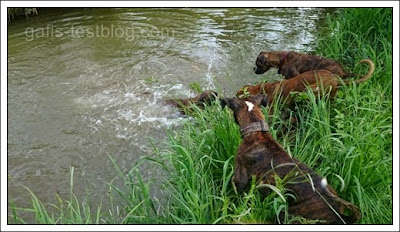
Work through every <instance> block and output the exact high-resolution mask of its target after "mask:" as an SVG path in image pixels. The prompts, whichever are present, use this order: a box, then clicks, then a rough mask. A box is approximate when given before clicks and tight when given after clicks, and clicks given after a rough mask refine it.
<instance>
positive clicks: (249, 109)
mask: <svg viewBox="0 0 400 232" xmlns="http://www.w3.org/2000/svg"><path fill="white" fill-rule="evenodd" d="M244 103H246V105H247V107H248V111H249V112H250V111H252V110H253V108H254V104H253V103H251V102H248V101H245V102H244Z"/></svg>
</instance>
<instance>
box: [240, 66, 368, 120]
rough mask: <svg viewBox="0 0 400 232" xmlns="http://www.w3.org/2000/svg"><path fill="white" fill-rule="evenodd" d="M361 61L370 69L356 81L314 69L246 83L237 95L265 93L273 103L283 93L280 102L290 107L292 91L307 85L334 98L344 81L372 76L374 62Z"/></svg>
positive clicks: (364, 79)
mask: <svg viewBox="0 0 400 232" xmlns="http://www.w3.org/2000/svg"><path fill="white" fill-rule="evenodd" d="M360 63H368V64H369V71H368V73H367V74H366V75H365V76H363V77H362V78H360V79H358V80H355V81H350V80H342V79H341V78H340V77H338V76H337V75H335V74H333V73H332V72H330V71H327V70H314V71H308V72H305V73H302V74H299V75H297V76H296V77H293V78H292V79H289V80H282V81H276V82H270V83H261V84H258V85H246V86H244V87H243V88H242V89H241V90H239V91H238V92H237V94H236V96H241V95H246V92H247V94H248V95H250V96H254V95H259V94H265V95H268V105H271V104H272V102H273V101H274V100H276V99H277V96H278V95H279V94H281V95H280V98H279V100H280V102H281V103H283V104H285V105H286V106H287V107H289V108H290V107H292V106H293V96H292V95H291V94H290V93H291V92H303V91H306V90H307V87H309V88H311V89H312V90H313V91H314V93H315V95H320V94H322V93H329V96H330V97H331V98H333V97H335V96H336V94H337V91H338V89H339V87H340V86H341V84H342V83H344V84H347V85H348V84H350V83H352V82H354V83H356V84H359V83H362V82H364V81H366V80H368V79H369V78H370V77H371V75H372V73H373V72H374V69H375V68H374V63H372V61H370V60H368V59H364V60H361V61H360ZM245 91H246V92H245ZM264 106H265V105H264ZM270 113H272V111H270Z"/></svg>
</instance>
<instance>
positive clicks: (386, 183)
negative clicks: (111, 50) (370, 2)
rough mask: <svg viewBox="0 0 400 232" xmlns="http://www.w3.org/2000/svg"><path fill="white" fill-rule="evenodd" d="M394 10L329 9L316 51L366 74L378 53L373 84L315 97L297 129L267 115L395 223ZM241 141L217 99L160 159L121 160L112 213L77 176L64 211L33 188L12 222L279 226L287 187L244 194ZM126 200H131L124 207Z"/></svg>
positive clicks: (366, 214)
mask: <svg viewBox="0 0 400 232" xmlns="http://www.w3.org/2000/svg"><path fill="white" fill-rule="evenodd" d="M391 14H392V13H391V10H390V9H377V8H374V9H366V8H359V9H344V10H340V12H339V13H338V15H336V16H332V17H331V16H328V17H327V28H325V30H323V31H322V32H321V37H320V39H319V40H318V44H317V47H316V49H315V51H316V53H318V54H319V55H323V56H326V57H330V58H334V59H337V60H338V61H340V62H341V63H343V64H344V66H345V67H347V69H348V70H352V71H354V72H356V73H364V72H365V67H364V66H362V67H359V66H357V67H356V68H355V69H353V67H355V64H356V63H357V62H358V61H359V60H361V59H364V58H370V59H371V60H373V61H374V63H375V66H376V71H375V73H374V75H373V76H372V78H371V79H370V80H369V81H368V82H366V83H365V84H362V85H357V86H356V85H353V86H349V87H344V88H343V89H342V90H341V91H340V93H339V94H338V97H337V98H336V99H334V100H327V99H322V100H319V101H316V99H315V98H313V97H312V96H313V95H312V94H306V95H305V97H306V103H305V104H302V107H301V108H297V109H296V110H295V111H293V112H292V113H293V116H296V117H297V118H298V119H300V124H299V125H298V127H297V128H296V129H295V130H294V128H292V127H291V126H290V125H289V124H288V121H287V120H282V119H281V118H280V114H279V113H278V112H279V111H275V112H277V113H276V114H275V115H272V116H267V118H266V120H267V122H268V123H269V127H270V131H271V134H272V135H273V136H274V137H275V138H276V139H277V140H278V141H279V142H280V143H281V144H282V146H283V147H284V148H285V149H286V150H287V151H289V152H290V154H292V155H293V156H294V157H296V158H297V159H299V160H301V161H302V162H304V163H305V164H307V165H308V166H310V167H311V168H313V169H314V170H315V171H316V172H318V173H319V174H320V175H323V176H326V177H327V179H328V180H329V183H330V184H331V185H332V187H334V188H335V189H337V190H338V194H339V195H340V196H341V197H342V198H343V199H345V200H347V201H350V202H352V203H354V204H355V205H357V206H359V207H360V209H361V212H362V219H361V220H360V222H359V223H361V224H390V223H392V91H393V90H392V31H391V30H388V28H390V29H391V28H392V21H391ZM389 19H390V20H389ZM356 23H359V25H355V24H356ZM265 112H266V109H264V113H265ZM265 115H267V114H265ZM239 143H240V135H239V130H238V127H237V125H236V124H235V122H234V119H233V116H232V113H231V112H230V110H229V109H224V110H221V108H220V106H219V105H218V104H215V105H213V106H211V107H206V109H205V110H204V111H203V110H197V111H196V112H195V114H194V119H193V120H192V121H190V122H187V123H185V124H184V125H183V126H182V128H181V129H180V130H179V131H170V132H169V140H168V146H169V149H167V150H159V149H158V148H157V147H153V149H154V153H155V154H156V157H157V158H150V157H143V158H142V159H140V160H139V162H138V163H137V165H135V168H133V169H132V170H130V171H129V172H128V173H125V172H124V171H122V170H121V169H119V168H118V164H117V163H116V162H113V163H114V164H115V167H116V172H117V173H118V176H117V177H116V179H115V181H114V182H113V183H110V194H109V196H108V198H107V199H104V200H109V201H110V205H111V210H110V211H108V212H104V211H103V209H102V208H101V203H100V202H92V203H90V202H87V201H84V202H79V201H78V200H77V198H75V197H74V195H73V178H71V193H70V198H69V199H67V200H66V199H61V198H60V197H57V196H56V198H57V200H58V203H59V204H58V205H51V206H50V208H52V209H55V212H56V213H55V214H53V213H50V211H49V207H48V206H47V205H45V204H43V203H41V202H40V200H39V199H38V198H36V197H34V195H33V193H31V194H32V207H31V208H30V209H20V208H17V207H16V206H15V205H14V204H12V203H11V204H10V206H11V209H12V212H13V215H11V217H10V220H9V222H10V223H23V222H24V221H23V220H22V219H21V218H20V217H19V213H20V212H21V211H26V212H29V213H33V214H34V217H35V222H36V223H40V224H42V223H43V224H86V223H88V224H96V223H110V224H125V223H129V224H242V223H259V224H264V223H272V222H274V221H275V220H276V216H277V215H278V214H280V213H281V212H286V211H287V204H286V203H285V202H286V197H287V196H286V195H285V193H284V187H283V186H282V185H279V184H278V185H277V186H276V189H274V191H273V193H272V194H271V195H269V196H268V197H267V198H266V199H264V200H263V201H261V200H260V196H259V194H258V191H257V186H256V184H255V182H254V181H253V184H252V187H251V189H250V190H249V191H248V192H247V193H245V194H240V193H237V192H236V191H235V189H234V188H233V186H232V184H231V181H230V180H231V177H232V175H233V171H234V154H235V153H236V149H237V147H238V145H239ZM110 160H112V158H111V157H110ZM143 163H146V164H147V165H156V166H158V167H159V169H161V170H162V172H163V174H164V175H157V176H153V177H152V178H151V179H150V180H143V178H142V176H141V174H140V170H141V165H142V164H143ZM71 176H72V177H73V169H71ZM154 186H161V188H162V189H163V192H164V193H165V194H164V195H163V197H164V199H162V200H161V199H160V200H158V199H157V198H152V197H150V196H151V192H152V191H154V190H155V189H154ZM339 190H340V191H339ZM116 201H121V202H123V205H125V207H124V208H123V209H121V208H118V207H114V205H115V204H114V203H115V202H116ZM296 220H300V221H301V222H302V223H313V222H312V221H307V220H304V219H299V218H289V217H286V218H285V220H284V221H280V223H284V224H287V223H292V222H294V221H296Z"/></svg>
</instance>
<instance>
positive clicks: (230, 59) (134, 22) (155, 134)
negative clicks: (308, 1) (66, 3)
mask: <svg viewBox="0 0 400 232" xmlns="http://www.w3.org/2000/svg"><path fill="white" fill-rule="evenodd" d="M329 11H332V9H318V8H310V9H298V8H265V9H258V8H250V9H241V8H230V9H213V8H206V9H201V8H194V9H192V8H184V9H179V8H174V9H168V8H167V9H153V8H146V9H140V8H134V9H128V8H122V9H120V8H114V9H109V8H97V9H91V8H85V9H84V8H79V9H51V8H47V9H41V10H40V12H39V15H37V16H34V17H32V18H29V19H19V20H16V21H14V22H12V23H11V24H9V25H8V77H7V80H8V86H7V87H8V105H7V106H8V176H9V179H10V180H9V183H8V187H9V188H8V193H9V194H10V195H11V196H12V197H13V198H14V200H15V201H16V203H17V204H22V205H23V204H26V203H27V192H26V190H25V189H24V188H22V187H20V186H19V185H20V184H23V185H25V186H27V187H29V188H30V189H32V190H33V192H34V193H35V194H36V195H37V196H38V197H39V198H40V199H41V200H42V201H44V202H54V201H55V197H54V196H55V193H56V192H57V191H59V192H60V194H61V195H63V194H64V195H67V194H68V191H69V178H70V177H69V167H70V166H74V167H75V192H76V193H77V194H78V196H79V195H80V196H83V195H85V190H86V189H89V191H90V192H91V193H92V197H94V198H102V197H104V196H106V195H107V191H108V189H107V186H106V184H105V182H109V181H110V180H111V179H112V178H113V177H115V170H114V168H113V167H112V164H111V162H110V160H109V159H108V156H107V154H109V155H111V156H112V157H114V158H115V160H116V161H117V163H118V164H119V165H120V166H121V167H122V169H123V170H125V171H127V170H129V169H130V168H132V166H133V165H134V163H135V161H137V159H138V158H139V157H140V156H142V155H147V154H151V149H150V147H149V143H148V138H149V137H150V138H153V139H154V141H156V144H158V145H160V146H161V143H162V142H163V140H164V138H165V130H166V129H168V128H172V129H174V128H176V127H179V124H180V123H181V121H182V120H186V119H183V118H180V117H179V115H178V112H177V110H176V109H174V108H172V107H170V106H167V105H165V104H164V99H166V98H169V97H173V98H176V97H191V96H193V95H194V94H195V93H194V91H192V90H191V89H190V87H189V86H190V84H191V83H198V84H199V85H200V86H201V87H203V88H204V89H218V90H220V91H222V92H223V93H225V94H226V95H232V94H234V93H235V92H236V91H237V90H238V89H239V88H240V87H242V86H243V85H245V84H248V83H254V82H257V81H261V80H264V79H265V78H266V77H267V76H268V77H272V78H274V77H278V76H277V74H276V72H274V71H271V72H269V73H268V74H267V75H262V76H257V75H255V74H254V73H253V70H252V67H253V65H254V62H255V58H256V56H257V55H258V53H259V52H260V50H296V51H301V52H309V51H311V50H312V47H313V42H314V40H315V37H314V35H315V33H316V31H317V30H318V28H319V26H320V25H321V23H322V21H323V18H324V16H325V15H326V13H327V12H329ZM278 78H279V77H278ZM154 171H155V170H151V169H149V170H147V173H151V172H152V173H154ZM144 174H146V170H144Z"/></svg>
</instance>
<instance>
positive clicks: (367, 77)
mask: <svg viewBox="0 0 400 232" xmlns="http://www.w3.org/2000/svg"><path fill="white" fill-rule="evenodd" d="M360 63H367V64H369V70H368V73H367V74H365V76H363V77H362V78H360V79H358V80H354V81H351V80H345V81H344V83H346V84H347V85H349V84H351V83H353V82H354V83H356V84H360V83H363V82H364V81H366V80H368V79H369V78H370V77H371V76H372V73H373V72H374V70H375V65H374V62H372V61H371V60H370V59H363V60H360V62H358V64H360Z"/></svg>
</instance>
